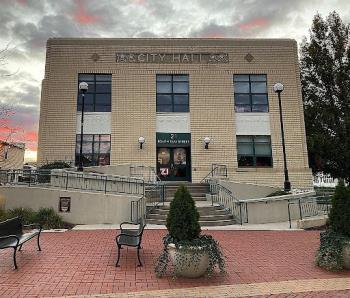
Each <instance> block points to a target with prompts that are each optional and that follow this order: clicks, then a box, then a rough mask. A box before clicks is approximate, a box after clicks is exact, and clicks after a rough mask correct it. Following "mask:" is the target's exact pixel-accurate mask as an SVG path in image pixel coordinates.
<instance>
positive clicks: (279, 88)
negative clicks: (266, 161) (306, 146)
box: [273, 83, 291, 192]
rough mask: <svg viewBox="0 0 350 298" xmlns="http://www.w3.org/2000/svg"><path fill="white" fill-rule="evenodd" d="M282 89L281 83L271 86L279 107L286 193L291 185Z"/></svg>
mask: <svg viewBox="0 0 350 298" xmlns="http://www.w3.org/2000/svg"><path fill="white" fill-rule="evenodd" d="M283 89H284V86H283V84H282V83H276V84H275V85H274V86H273V91H275V92H276V93H277V95H278V105H279V110H280V123H281V135H282V150H283V161H284V191H286V192H288V191H290V189H291V183H290V181H289V176H288V168H287V157H286V146H285V142H284V125H283V116H282V103H281V93H282V91H283Z"/></svg>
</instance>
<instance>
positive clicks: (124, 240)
mask: <svg viewBox="0 0 350 298" xmlns="http://www.w3.org/2000/svg"><path fill="white" fill-rule="evenodd" d="M126 224H128V225H133V226H135V229H126V228H123V226H124V225H126ZM145 226H146V224H145V221H144V219H143V218H141V219H139V223H138V224H135V223H132V222H123V223H121V224H120V234H119V235H117V237H116V239H115V240H116V242H117V246H118V259H117V262H116V264H115V266H116V267H119V259H120V250H121V249H122V246H132V247H137V258H138V260H139V264H138V266H139V267H142V263H141V260H140V253H139V250H140V249H141V242H142V234H143V230H144V229H145Z"/></svg>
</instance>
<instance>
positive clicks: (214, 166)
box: [200, 163, 227, 183]
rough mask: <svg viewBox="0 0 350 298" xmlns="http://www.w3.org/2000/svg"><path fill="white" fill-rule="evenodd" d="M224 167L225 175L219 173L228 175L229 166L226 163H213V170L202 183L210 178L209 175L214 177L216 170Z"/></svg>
mask: <svg viewBox="0 0 350 298" xmlns="http://www.w3.org/2000/svg"><path fill="white" fill-rule="evenodd" d="M221 167H222V168H224V174H223V175H219V176H220V177H227V166H226V165H224V164H217V163H213V164H212V165H211V171H210V172H209V173H208V174H207V175H206V176H205V177H204V178H203V179H202V180H201V181H200V183H203V182H205V181H207V180H208V177H214V172H215V171H216V170H217V169H219V168H221Z"/></svg>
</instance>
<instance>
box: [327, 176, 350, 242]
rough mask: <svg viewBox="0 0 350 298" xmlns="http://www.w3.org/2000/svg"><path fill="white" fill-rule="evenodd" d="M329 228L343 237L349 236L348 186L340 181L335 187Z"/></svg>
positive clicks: (349, 203) (349, 194)
mask: <svg viewBox="0 0 350 298" xmlns="http://www.w3.org/2000/svg"><path fill="white" fill-rule="evenodd" d="M329 226H330V228H331V229H332V230H333V231H334V232H336V233H338V234H340V235H342V236H345V237H350V188H349V187H345V185H344V182H343V181H340V183H339V185H338V186H337V187H336V189H335V194H334V197H333V200H332V208H331V211H330V213H329Z"/></svg>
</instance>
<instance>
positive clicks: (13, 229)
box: [0, 217, 42, 269]
mask: <svg viewBox="0 0 350 298" xmlns="http://www.w3.org/2000/svg"><path fill="white" fill-rule="evenodd" d="M23 228H24V229H34V228H36V229H35V230H32V231H30V232H28V233H24V231H23ZM41 230H42V227H41V226H40V225H39V224H30V225H22V222H21V219H20V218H19V217H14V218H11V219H8V220H5V221H3V222H0V249H4V248H13V263H14V265H15V269H17V263H16V252H17V248H19V249H18V250H19V251H20V250H21V249H22V245H23V244H24V243H25V242H27V241H28V240H30V239H32V238H34V237H35V236H37V244H38V250H39V251H41V248H40V242H39V240H40V233H41Z"/></svg>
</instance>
